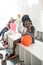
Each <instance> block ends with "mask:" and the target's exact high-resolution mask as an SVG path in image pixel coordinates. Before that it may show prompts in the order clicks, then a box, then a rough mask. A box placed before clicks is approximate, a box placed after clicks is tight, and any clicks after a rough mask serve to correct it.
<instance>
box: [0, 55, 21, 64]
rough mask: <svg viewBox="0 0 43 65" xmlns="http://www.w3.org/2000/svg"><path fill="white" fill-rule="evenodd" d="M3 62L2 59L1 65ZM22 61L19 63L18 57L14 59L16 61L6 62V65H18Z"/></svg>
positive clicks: (0, 60)
mask: <svg viewBox="0 0 43 65" xmlns="http://www.w3.org/2000/svg"><path fill="white" fill-rule="evenodd" d="M1 62H2V59H0V65H2V64H1ZM19 62H20V61H19V57H18V56H17V57H16V58H14V59H12V60H6V64H7V65H9V64H10V65H17V63H19Z"/></svg>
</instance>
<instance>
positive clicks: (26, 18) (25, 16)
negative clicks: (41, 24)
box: [22, 15, 32, 26]
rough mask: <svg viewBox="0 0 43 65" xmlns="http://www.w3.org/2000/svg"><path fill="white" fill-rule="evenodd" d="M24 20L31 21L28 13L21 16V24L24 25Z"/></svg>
mask: <svg viewBox="0 0 43 65" xmlns="http://www.w3.org/2000/svg"><path fill="white" fill-rule="evenodd" d="M25 21H29V22H30V23H32V21H31V19H30V17H29V15H24V16H23V17H22V22H23V26H25V25H24V23H25Z"/></svg>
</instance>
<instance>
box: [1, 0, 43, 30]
mask: <svg viewBox="0 0 43 65" xmlns="http://www.w3.org/2000/svg"><path fill="white" fill-rule="evenodd" d="M19 13H20V14H21V15H23V14H29V15H30V18H31V19H32V21H33V25H34V26H35V28H36V30H39V31H43V25H42V24H43V0H0V24H1V25H0V28H3V27H4V26H5V24H6V23H7V22H8V20H9V18H10V17H14V18H15V17H16V15H17V14H19Z"/></svg>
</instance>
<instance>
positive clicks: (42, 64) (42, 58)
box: [19, 40, 43, 65]
mask: <svg viewBox="0 0 43 65" xmlns="http://www.w3.org/2000/svg"><path fill="white" fill-rule="evenodd" d="M22 50H23V51H22ZM19 57H20V60H21V59H23V60H24V64H25V65H43V42H40V41H37V40H35V43H34V44H32V45H30V46H29V47H25V46H23V45H22V44H20V45H19Z"/></svg>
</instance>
